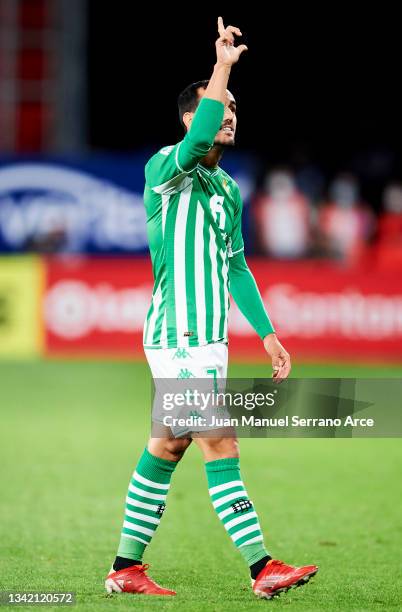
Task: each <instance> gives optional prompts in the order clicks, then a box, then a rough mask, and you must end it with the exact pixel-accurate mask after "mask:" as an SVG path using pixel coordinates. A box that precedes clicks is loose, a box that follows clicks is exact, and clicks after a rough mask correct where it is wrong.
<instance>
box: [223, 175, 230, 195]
mask: <svg viewBox="0 0 402 612" xmlns="http://www.w3.org/2000/svg"><path fill="white" fill-rule="evenodd" d="M222 187H223V188H224V190H225V191H226V193H230V186H229V183H228V181H227V179H225V178H223V179H222Z"/></svg>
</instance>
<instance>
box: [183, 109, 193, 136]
mask: <svg viewBox="0 0 402 612" xmlns="http://www.w3.org/2000/svg"><path fill="white" fill-rule="evenodd" d="M193 117H194V113H190V112H186V113H184V115H183V123H184V125H185V126H186V131H187V132H188V131H189V129H190V125H191V122H192V120H193Z"/></svg>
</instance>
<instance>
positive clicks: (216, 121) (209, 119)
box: [145, 17, 247, 188]
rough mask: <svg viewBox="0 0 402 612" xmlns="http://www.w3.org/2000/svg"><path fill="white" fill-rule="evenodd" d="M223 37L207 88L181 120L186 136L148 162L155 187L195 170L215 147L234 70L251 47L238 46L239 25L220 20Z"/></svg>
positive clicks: (150, 183)
mask: <svg viewBox="0 0 402 612" xmlns="http://www.w3.org/2000/svg"><path fill="white" fill-rule="evenodd" d="M218 33H219V37H218V39H217V40H216V42H215V48H216V62H215V65H214V68H213V72H212V74H211V77H210V79H209V81H208V85H207V87H206V88H200V90H199V92H198V100H199V102H197V105H196V107H195V108H193V109H192V110H191V111H190V110H188V111H186V112H184V113H183V114H182V115H181V116H180V119H181V121H182V123H183V125H184V127H185V130H186V134H185V137H184V139H183V140H182V141H181V142H179V143H178V144H177V145H175V146H174V147H169V148H164V149H162V150H161V151H160V152H159V153H158V154H156V155H154V156H153V157H152V158H151V160H150V161H149V162H148V164H147V166H146V169H145V174H146V178H147V184H148V186H150V187H151V188H154V187H155V186H157V185H161V184H164V183H165V182H166V181H169V180H170V179H172V178H174V177H175V176H177V175H178V174H181V173H183V172H191V171H193V170H194V168H195V167H196V166H197V164H198V162H199V161H200V160H201V159H202V158H203V157H204V156H205V155H206V154H207V153H208V151H209V150H210V149H211V148H212V146H213V144H214V141H215V137H216V135H217V133H218V132H219V130H220V129H221V127H222V122H223V116H224V109H225V101H226V99H227V95H226V94H227V91H226V90H227V85H228V81H229V76H230V71H231V68H232V66H233V65H234V64H236V63H237V61H238V60H239V57H240V55H241V54H242V53H243V51H245V50H246V49H247V47H246V45H238V46H237V47H236V46H235V36H241V32H240V30H239V28H236V27H234V26H227V27H225V26H224V25H223V21H222V17H219V19H218Z"/></svg>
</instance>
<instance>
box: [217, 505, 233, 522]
mask: <svg viewBox="0 0 402 612" xmlns="http://www.w3.org/2000/svg"><path fill="white" fill-rule="evenodd" d="M228 514H235V511H234V510H233V508H232V507H230V508H226V510H222V512H218V517H219V518H220V519H221V520H222V519H224V518H225V517H226V516H228Z"/></svg>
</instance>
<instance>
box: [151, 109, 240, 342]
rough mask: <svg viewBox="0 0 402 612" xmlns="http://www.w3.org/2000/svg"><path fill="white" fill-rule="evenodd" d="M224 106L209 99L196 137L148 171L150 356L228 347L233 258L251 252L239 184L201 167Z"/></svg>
mask: <svg viewBox="0 0 402 612" xmlns="http://www.w3.org/2000/svg"><path fill="white" fill-rule="evenodd" d="M222 117H223V104H221V103H220V102H217V101H214V100H210V99H205V98H203V99H202V100H201V102H200V104H199V106H198V109H197V112H196V114H195V117H194V119H193V123H192V126H191V130H190V131H189V132H188V134H187V135H186V136H185V138H184V139H183V140H182V141H181V142H179V143H178V144H176V145H174V146H169V147H164V148H163V149H161V150H160V151H159V152H158V153H157V154H156V155H154V156H153V157H152V158H151V159H150V161H149V162H148V164H147V166H146V170H145V176H146V184H145V192H144V202H145V207H146V212H147V229H148V239H149V247H150V253H151V259H152V266H153V274H154V289H153V294H152V302H151V306H150V309H149V311H148V315H147V318H146V321H145V325H144V346H145V347H146V348H174V347H189V346H203V345H205V344H209V343H211V342H227V318H228V309H229V281H228V277H229V258H230V257H232V255H234V254H236V253H238V252H240V251H242V250H243V248H244V246H243V238H242V234H241V213H242V201H241V197H240V193H239V188H238V186H237V184H236V182H235V181H234V180H233V179H232V178H231V177H230V176H229V175H228V174H227V173H226V172H224V171H223V170H222V169H221V168H219V167H216V168H213V169H208V168H206V167H203V166H202V165H201V164H200V163H199V160H200V159H201V158H202V157H203V156H204V155H205V154H206V153H207V152H208V150H209V149H210V148H211V146H212V143H213V140H214V137H215V135H216V133H217V131H218V129H219V128H220V125H221V122H222Z"/></svg>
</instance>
